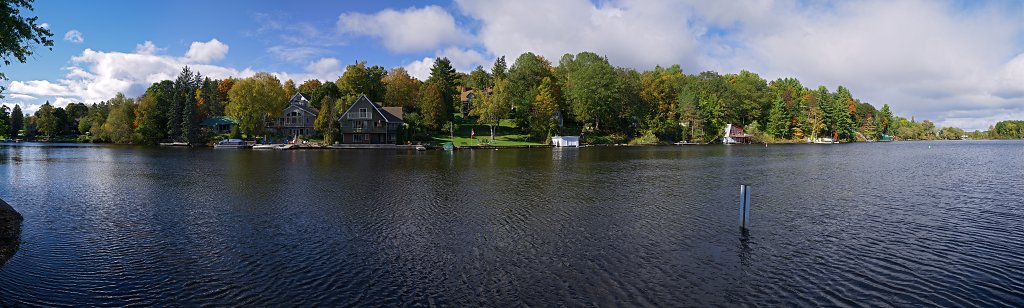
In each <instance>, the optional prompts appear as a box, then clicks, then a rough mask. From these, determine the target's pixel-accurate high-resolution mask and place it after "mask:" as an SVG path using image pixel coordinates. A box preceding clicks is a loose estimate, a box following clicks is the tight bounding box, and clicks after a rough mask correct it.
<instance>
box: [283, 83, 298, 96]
mask: <svg viewBox="0 0 1024 308" xmlns="http://www.w3.org/2000/svg"><path fill="white" fill-rule="evenodd" d="M282 87H283V88H284V96H287V97H288V98H292V96H295V93H299V89H298V88H296V87H295V81H292V80H291V79H288V80H285V81H284V86H282Z"/></svg>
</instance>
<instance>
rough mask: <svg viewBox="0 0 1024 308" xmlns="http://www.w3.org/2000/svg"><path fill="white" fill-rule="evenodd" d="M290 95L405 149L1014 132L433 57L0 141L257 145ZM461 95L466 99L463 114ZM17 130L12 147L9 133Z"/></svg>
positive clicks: (604, 72)
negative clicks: (728, 136)
mask: <svg viewBox="0 0 1024 308" xmlns="http://www.w3.org/2000/svg"><path fill="white" fill-rule="evenodd" d="M296 92H302V93H304V94H307V95H308V96H309V97H310V101H311V103H312V105H313V107H314V108H316V109H318V110H319V114H320V117H319V118H318V119H317V121H316V131H317V133H318V134H319V136H315V137H323V138H325V139H327V140H332V139H334V138H336V136H337V134H338V128H337V126H338V125H337V124H336V123H334V122H335V121H336V120H337V118H338V117H339V116H340V115H341V113H343V112H344V111H345V109H346V107H347V106H348V104H351V103H352V101H354V100H355V98H356V97H357V96H358V95H360V94H365V95H367V97H368V98H370V100H372V101H374V102H377V103H379V104H381V105H383V106H399V107H403V109H405V122H406V123H407V124H408V125H409V126H408V128H406V129H405V130H404V133H403V137H404V138H405V139H420V140H429V138H430V137H431V136H432V135H437V134H440V130H441V129H442V128H443V127H450V126H451V125H452V124H456V125H457V124H459V123H460V122H468V121H475V123H477V124H481V125H491V126H495V125H498V124H499V123H509V122H510V123H512V124H513V125H514V126H515V127H516V128H515V129H517V130H519V131H520V132H521V133H523V134H526V135H529V136H531V138H532V139H533V140H536V141H546V140H550V138H549V137H550V136H552V135H556V134H563V135H576V134H581V135H583V136H584V138H585V140H586V141H587V142H591V143H625V142H636V143H666V142H677V141H689V142H713V141H715V140H717V139H718V138H719V137H720V136H721V135H722V132H723V130H724V127H725V126H726V124H730V123H731V124H736V125H740V126H743V127H745V129H746V131H747V133H750V134H753V135H754V136H755V139H756V140H757V141H761V142H783V141H799V140H805V139H807V138H819V137H833V138H838V139H840V140H845V141H859V140H875V139H880V138H882V137H883V136H884V135H888V136H893V137H896V138H899V139H919V140H920V139H958V138H961V137H962V136H965V135H970V136H971V137H974V138H1021V137H1022V129H1024V124H1022V121H1003V122H999V123H997V124H996V125H995V126H994V127H993V128H992V129H990V131H989V132H974V133H970V134H968V133H965V132H964V131H963V130H961V129H959V128H955V127H945V128H939V127H936V126H935V125H934V123H932V122H930V121H927V120H925V121H920V122H918V121H915V120H913V118H911V120H907V119H906V118H904V117H899V116H894V115H893V114H892V112H891V111H890V109H889V106H888V105H887V104H883V105H882V107H881V108H876V107H875V106H874V105H872V104H870V103H868V102H863V101H861V100H859V99H857V98H855V97H854V95H853V94H852V93H851V91H850V90H849V89H847V88H845V87H843V86H839V87H837V88H836V89H835V90H834V91H832V90H829V89H828V88H826V87H824V86H819V87H816V88H809V87H805V86H804V85H802V84H801V83H800V81H799V80H797V79H796V78H780V79H776V80H772V81H766V80H765V79H763V78H761V77H760V76H758V75H757V74H755V73H752V72H748V71H740V72H739V73H736V74H724V75H723V74H719V73H717V72H713V71H705V72H700V73H698V74H686V73H684V72H683V70H682V69H681V68H680V67H679V65H673V66H669V67H660V66H659V67H656V68H654V69H653V70H648V71H642V72H641V71H637V70H635V69H631V68H624V67H616V66H613V65H611V64H610V63H609V62H608V60H607V58H605V57H602V56H599V55H597V54H595V53H591V52H582V53H579V54H576V55H572V54H566V55H564V56H562V57H561V58H560V59H559V60H558V62H557V63H555V64H552V63H551V62H550V61H549V60H548V59H545V58H544V57H542V56H539V55H536V54H533V53H529V52H527V53H524V54H522V55H520V56H519V57H518V58H516V59H515V61H514V62H513V63H512V65H511V67H509V66H507V64H506V62H505V57H499V58H497V60H496V61H495V62H494V65H493V66H492V68H491V69H490V70H485V69H484V68H483V67H482V66H478V67H477V68H476V69H475V70H473V71H471V72H469V73H463V72H457V71H456V70H455V69H454V68H453V67H452V66H451V61H449V60H448V59H447V58H437V59H436V60H435V61H434V65H433V67H432V68H431V73H430V77H429V78H427V80H425V81H420V80H417V79H415V78H413V77H411V76H410V75H409V74H408V72H406V71H405V70H404V69H402V68H394V69H391V70H386V69H384V68H383V67H381V66H376V65H374V66H367V64H366V63H365V62H359V63H356V64H352V65H349V66H348V67H346V69H345V72H344V73H343V74H342V76H340V77H339V78H338V79H337V80H336V81H328V82H321V81H319V80H307V81H304V82H302V83H301V84H299V85H296V84H295V82H294V81H292V80H287V81H285V82H283V83H282V82H281V81H280V80H278V79H277V77H275V76H273V75H271V74H268V73H257V74H255V75H254V76H252V77H248V78H243V79H235V78H227V79H221V80H213V79H210V78H205V77H203V76H202V75H201V74H199V73H195V72H192V71H191V69H190V68H188V67H185V68H184V69H183V70H182V72H181V73H180V74H179V76H178V77H177V78H176V79H175V80H173V81H171V80H164V81H161V82H158V83H154V84H153V85H152V86H150V87H149V88H148V89H147V90H146V92H145V94H143V95H142V96H140V97H137V98H129V97H126V96H125V95H123V94H118V95H117V96H115V97H113V98H111V99H110V100H107V101H103V102H99V103H94V104H90V105H86V104H81V103H75V104H69V105H68V106H66V107H64V108H61V107H53V106H52V105H51V104H50V103H49V102H47V103H46V104H44V105H43V106H42V107H41V108H40V109H39V110H38V111H37V112H35V114H33V115H31V116H25V115H23V114H22V111H21V108H20V106H15V108H14V110H13V111H11V110H8V109H7V108H4V109H3V110H2V112H0V128H4V129H3V130H0V132H3V133H6V134H7V135H8V136H19V137H22V138H29V139H32V138H40V137H43V138H46V139H64V140H78V141H88V142H115V143H146V144H152V143H157V142H161V141H171V140H174V141H186V142H193V143H197V142H207V141H208V140H209V139H211V138H213V137H215V136H212V135H211V134H210V133H208V132H206V131H204V130H202V129H201V126H200V123H202V122H203V121H204V120H206V119H207V118H210V117H214V116H224V115H226V116H231V117H233V118H235V119H237V121H238V122H239V125H238V129H237V131H236V132H234V133H233V134H234V135H236V136H237V135H241V134H245V135H247V136H248V137H250V138H252V137H255V136H261V135H263V134H265V133H266V132H265V126H266V124H265V123H266V122H267V121H268V120H270V119H272V118H274V117H280V116H281V114H280V113H281V112H282V109H283V108H284V107H285V106H286V104H287V101H288V99H289V98H290V97H292V96H293V95H294V94H295V93H296ZM466 97H471V98H472V99H471V100H470V102H469V103H468V104H465V105H464V103H465V102H464V100H465V98H466ZM18 132H20V135H18Z"/></svg>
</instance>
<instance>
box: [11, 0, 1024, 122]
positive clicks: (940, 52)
mask: <svg viewBox="0 0 1024 308" xmlns="http://www.w3.org/2000/svg"><path fill="white" fill-rule="evenodd" d="M30 14H32V15H35V16H39V18H40V22H44V23H46V26H47V27H48V28H49V29H50V30H51V31H52V32H53V33H54V36H53V39H54V41H55V44H54V47H53V50H52V51H50V50H47V49H45V48H37V49H36V53H35V55H34V56H33V57H31V58H30V59H29V61H28V63H25V64H21V63H15V64H12V65H10V66H3V67H0V69H2V70H3V72H5V73H6V74H7V77H8V78H9V80H7V81H2V82H0V84H3V85H4V86H5V87H7V90H6V91H4V92H3V93H2V95H4V96H5V98H4V99H3V100H2V102H3V104H5V105H8V106H11V105H13V104H19V105H21V106H22V108H23V109H25V110H27V111H29V112H32V111H34V110H36V109H38V107H39V106H40V105H42V104H43V103H44V102H47V101H49V102H51V103H53V104H54V105H56V106H66V105H67V104H68V103H72V102H85V103H94V102H99V101H104V100H108V99H110V98H112V97H113V96H114V95H115V94H116V93H118V92H122V93H125V94H127V95H129V96H133V97H134V96H138V95H141V94H142V93H143V92H144V91H145V89H146V88H147V87H148V86H149V85H150V84H152V83H154V82H158V81H160V80H164V79H174V77H175V76H177V74H178V73H179V72H180V71H181V68H182V67H183V66H185V65H188V66H189V67H191V68H192V69H193V71H199V72H200V73H202V74H203V75H205V76H209V77H211V78H226V77H247V76H250V75H252V74H254V73H256V72H261V71H265V72H270V73H272V74H275V75H277V76H278V77H279V78H280V79H281V80H282V81H284V80H287V79H293V80H295V81H296V83H301V82H302V81H304V80H307V79H312V78H317V79H321V80H324V81H326V80H335V79H337V78H338V76H340V75H341V73H342V71H343V70H344V67H345V66H346V65H349V64H354V63H356V62H357V61H367V63H368V64H370V65H381V66H384V67H387V68H393V67H404V68H406V69H407V70H408V71H409V72H410V74H412V75H413V76H415V77H417V78H420V79H425V78H426V76H427V75H428V74H429V68H430V66H431V65H432V64H433V59H434V58H435V57H448V58H449V59H451V61H452V63H453V65H454V66H455V68H456V69H458V70H459V71H463V72H469V71H470V70H472V69H473V68H475V67H476V66H477V65H482V66H483V67H484V68H485V69H489V68H490V67H491V65H492V63H493V61H494V59H495V58H496V57H498V56H506V59H507V61H508V63H509V65H510V66H511V65H512V63H513V62H514V60H515V58H516V57H518V56H519V55H520V54H521V53H523V52H527V51H530V52H534V53H537V54H540V55H542V56H544V57H546V58H547V59H549V60H550V61H552V62H554V63H557V61H558V59H559V58H560V57H561V56H562V55H563V54H566V53H573V54H575V53H579V52H582V51H593V52H596V53H598V54H601V55H605V56H607V57H608V59H609V61H610V62H611V63H612V64H613V65H617V66H624V67H631V68H635V69H638V70H649V69H652V68H654V67H655V66H657V65H661V66H669V65H673V64H679V65H681V66H682V68H683V70H684V72H686V73H689V74H696V73H699V72H702V71H708V70H711V71H716V72H719V73H722V74H727V73H737V72H739V71H740V70H748V71H751V72H754V73H757V74H759V75H760V76H761V77H762V78H765V79H767V80H769V81H770V80H774V79H776V78H785V77H794V78H797V79H799V80H800V81H801V83H802V84H803V85H804V86H805V87H809V88H812V89H813V88H817V87H818V86H821V85H823V86H826V87H828V88H829V89H831V90H832V91H835V89H836V87H837V86H840V85H842V86H845V87H847V88H849V89H850V90H851V92H852V93H853V95H854V97H855V98H858V99H860V100H862V101H864V102H869V103H871V104H873V105H875V106H876V107H878V108H880V107H881V106H882V104H888V105H889V106H890V107H891V108H892V110H893V112H894V113H896V114H897V115H900V116H904V117H907V118H910V117H914V118H915V119H917V120H918V121H920V120H923V119H929V120H932V121H933V122H935V123H936V124H938V125H939V126H956V127H960V128H964V129H966V130H969V131H973V130H985V129H987V128H988V127H989V126H990V125H992V124H994V123H995V122H997V121H1000V120H1008V119H1017V120H1024V1H1011V0H1003V1H1000V0H992V1H970V0H961V1H952V0H949V1H945V0H906V1H901V0H896V1H892V0H884V1H880V0H879V1H875V0H864V1H856V0H854V1H825V0H823V1H800V0H749V1H700V0H601V1H590V0H560V1H555V0H515V1H512V0H510V1H501V0H494V1H487V0H481V1H473V0H453V1H351V0H340V1H302V2H300V1H171V2H169V3H168V2H157V1H38V2H37V3H35V11H34V12H31V13H30Z"/></svg>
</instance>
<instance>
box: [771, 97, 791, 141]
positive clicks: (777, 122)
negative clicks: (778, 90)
mask: <svg viewBox="0 0 1024 308" xmlns="http://www.w3.org/2000/svg"><path fill="white" fill-rule="evenodd" d="M789 123H790V117H789V112H788V111H787V108H786V103H785V101H783V100H782V97H781V96H778V97H776V98H775V103H774V104H772V110H771V111H770V112H769V114H768V126H767V127H766V128H767V129H766V132H767V133H768V134H771V135H772V136H774V137H776V138H789V137H790V131H789Z"/></svg>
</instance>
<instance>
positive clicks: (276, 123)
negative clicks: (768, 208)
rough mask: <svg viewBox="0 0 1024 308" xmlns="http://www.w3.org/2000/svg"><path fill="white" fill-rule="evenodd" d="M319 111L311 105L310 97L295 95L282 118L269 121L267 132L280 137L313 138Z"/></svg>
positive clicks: (282, 113)
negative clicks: (314, 123)
mask: <svg viewBox="0 0 1024 308" xmlns="http://www.w3.org/2000/svg"><path fill="white" fill-rule="evenodd" d="M317 114H318V111H317V110H316V108H313V106H311V105H310V104H309V96H308V95H306V94H302V93H295V95H293V96H292V98H291V99H290V100H288V106H287V107H285V108H284V111H282V112H281V117H279V118H275V119H273V120H270V121H267V130H270V131H272V132H274V133H276V134H277V135H279V136H286V137H294V136H313V135H314V134H316V131H315V130H313V122H316V116H317Z"/></svg>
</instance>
